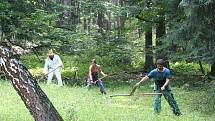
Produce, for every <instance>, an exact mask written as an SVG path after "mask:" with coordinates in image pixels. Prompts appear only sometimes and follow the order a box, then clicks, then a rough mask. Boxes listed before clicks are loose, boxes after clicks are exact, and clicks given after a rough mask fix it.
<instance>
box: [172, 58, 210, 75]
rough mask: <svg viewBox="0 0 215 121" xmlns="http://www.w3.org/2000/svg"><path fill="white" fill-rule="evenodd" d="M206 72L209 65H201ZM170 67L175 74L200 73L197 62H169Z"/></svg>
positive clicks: (208, 69)
mask: <svg viewBox="0 0 215 121" xmlns="http://www.w3.org/2000/svg"><path fill="white" fill-rule="evenodd" d="M203 66H204V67H203V68H204V70H205V71H206V73H208V72H209V71H210V68H209V65H206V64H205V65H203ZM170 67H171V69H172V70H173V72H174V73H175V74H176V75H195V74H196V75H198V74H199V75H201V74H202V73H201V71H200V66H199V64H198V63H193V62H192V63H187V62H185V61H181V62H175V63H170Z"/></svg>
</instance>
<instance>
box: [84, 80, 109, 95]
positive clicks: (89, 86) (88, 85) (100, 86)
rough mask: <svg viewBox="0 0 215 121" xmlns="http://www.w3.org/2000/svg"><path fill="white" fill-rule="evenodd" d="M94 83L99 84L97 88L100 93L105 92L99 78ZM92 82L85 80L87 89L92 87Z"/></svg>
mask: <svg viewBox="0 0 215 121" xmlns="http://www.w3.org/2000/svg"><path fill="white" fill-rule="evenodd" d="M96 84H97V85H98V86H99V89H100V92H101V93H102V94H106V91H105V88H104V86H103V84H102V81H101V80H98V81H97V82H96ZM92 85H93V84H92V82H90V81H89V80H88V81H87V89H88V90H90V89H91V88H92Z"/></svg>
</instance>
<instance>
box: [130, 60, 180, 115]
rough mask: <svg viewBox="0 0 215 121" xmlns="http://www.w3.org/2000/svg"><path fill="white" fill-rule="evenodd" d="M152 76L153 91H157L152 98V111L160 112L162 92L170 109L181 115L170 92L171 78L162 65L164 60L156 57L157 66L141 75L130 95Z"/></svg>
mask: <svg viewBox="0 0 215 121" xmlns="http://www.w3.org/2000/svg"><path fill="white" fill-rule="evenodd" d="M149 78H152V79H154V80H155V88H154V91H155V93H157V94H156V95H155V100H154V111H155V112H156V113H160V111H161V94H159V93H162V94H163V96H164V98H165V99H166V101H167V102H168V103H169V105H170V107H171V108H172V111H173V113H174V114H175V115H177V116H179V115H181V112H180V110H179V108H178V105H177V103H176V101H175V99H174V97H173V94H172V93H171V90H170V87H169V81H170V78H171V73H170V70H169V69H168V68H165V67H164V60H163V59H158V60H157V68H156V69H154V70H152V71H151V72H150V73H149V74H148V75H146V76H145V77H143V78H142V79H141V81H139V82H138V83H137V84H136V85H135V86H134V89H133V90H132V92H131V93H130V95H133V93H134V91H135V90H136V88H137V87H138V86H139V85H140V84H141V83H143V82H144V81H146V80H147V79H149Z"/></svg>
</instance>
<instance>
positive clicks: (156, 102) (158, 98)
mask: <svg viewBox="0 0 215 121" xmlns="http://www.w3.org/2000/svg"><path fill="white" fill-rule="evenodd" d="M155 93H162V95H163V96H164V98H165V99H166V101H167V102H168V104H169V105H170V107H171V108H172V111H173V113H174V114H175V115H178V116H179V115H181V112H180V110H179V108H178V105H177V102H176V101H175V99H174V97H173V94H172V93H171V90H164V91H161V90H155ZM154 111H155V112H156V113H160V111H161V95H160V94H158V95H155V100H154Z"/></svg>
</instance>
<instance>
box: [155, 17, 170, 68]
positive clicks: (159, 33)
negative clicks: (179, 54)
mask: <svg viewBox="0 0 215 121" xmlns="http://www.w3.org/2000/svg"><path fill="white" fill-rule="evenodd" d="M165 34H166V26H165V17H164V13H160V19H159V22H158V25H157V27H156V47H157V48H158V50H157V51H156V60H157V59H164V60H165V64H164V66H165V67H167V68H169V62H168V61H167V60H168V59H167V57H166V56H165V55H164V53H163V51H164V50H162V49H159V46H162V41H161V40H160V38H161V37H163V36H164V35H165Z"/></svg>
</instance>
